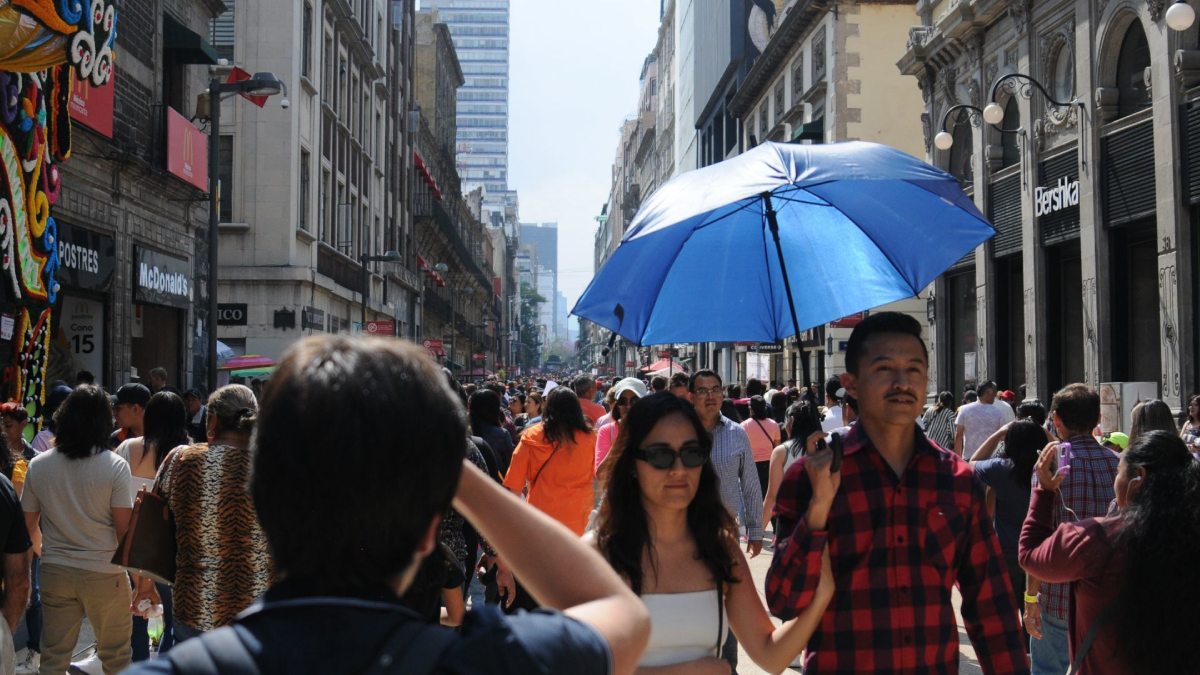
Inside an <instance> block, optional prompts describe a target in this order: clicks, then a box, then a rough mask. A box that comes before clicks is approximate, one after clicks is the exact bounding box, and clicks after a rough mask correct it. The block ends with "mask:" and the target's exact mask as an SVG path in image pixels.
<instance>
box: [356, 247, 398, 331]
mask: <svg viewBox="0 0 1200 675" xmlns="http://www.w3.org/2000/svg"><path fill="white" fill-rule="evenodd" d="M402 260H404V258H403V256H401V255H400V253H399V251H387V252H386V253H384V254H383V255H367V254H366V253H364V254H362V255H360V256H358V264H359V265H362V281H363V285H362V330H363V331H366V330H367V304H368V303H370V302H371V273H370V271H368V270H367V263H373V262H387V263H394V262H400V261H402ZM385 290H386V289H385ZM384 295H387V293H384Z"/></svg>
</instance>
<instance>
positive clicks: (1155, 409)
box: [1129, 398, 1179, 443]
mask: <svg viewBox="0 0 1200 675" xmlns="http://www.w3.org/2000/svg"><path fill="white" fill-rule="evenodd" d="M1129 419H1130V422H1129V442H1130V443H1136V442H1137V439H1138V436H1141V435H1142V434H1144V433H1148V432H1151V431H1169V432H1171V433H1173V434H1176V435H1178V434H1179V427H1178V426H1177V425H1176V424H1175V415H1174V414H1173V413H1172V412H1171V406H1169V405H1167V404H1166V403H1165V402H1163V401H1162V400H1161V399H1157V398H1152V399H1149V400H1146V401H1141V402H1139V403H1138V404H1137V405H1135V406H1133V413H1132V414H1131V415H1130V416H1129Z"/></svg>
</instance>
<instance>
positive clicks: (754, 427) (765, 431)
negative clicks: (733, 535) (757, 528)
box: [742, 386, 783, 522]
mask: <svg viewBox="0 0 1200 675" xmlns="http://www.w3.org/2000/svg"><path fill="white" fill-rule="evenodd" d="M747 389H749V386H747ZM742 429H745V431H746V436H747V437H748V438H749V439H750V452H751V453H752V454H753V455H754V469H755V471H757V472H758V484H759V487H761V488H764V489H765V486H766V484H767V478H768V476H770V471H771V452H772V451H773V450H775V446H777V445H779V444H780V443H782V442H783V439H782V438H780V434H779V424H778V423H777V422H776V421H775V420H773V419H771V418H770V417H769V416H768V414H767V402H766V401H765V400H763V397H762V396H759V395H757V394H756V395H754V396H751V397H750V418H749V419H746V420H743V421H742ZM763 522H766V521H763Z"/></svg>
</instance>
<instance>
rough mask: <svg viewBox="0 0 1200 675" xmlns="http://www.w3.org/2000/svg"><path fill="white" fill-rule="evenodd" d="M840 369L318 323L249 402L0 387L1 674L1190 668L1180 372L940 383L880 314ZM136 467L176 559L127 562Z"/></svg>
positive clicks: (1199, 667) (1197, 402)
mask: <svg viewBox="0 0 1200 675" xmlns="http://www.w3.org/2000/svg"><path fill="white" fill-rule="evenodd" d="M846 371H847V372H845V373H842V374H840V375H839V376H837V377H834V378H830V380H829V381H827V382H825V383H823V384H820V385H818V384H814V383H809V384H808V385H807V386H797V385H796V383H794V382H788V383H786V384H785V383H775V382H761V381H757V380H750V381H748V382H746V383H745V384H744V386H741V385H739V384H734V383H725V382H723V381H722V378H721V377H720V375H719V374H717V373H716V372H713V371H710V370H699V371H697V372H695V373H691V374H683V373H677V374H675V375H674V376H673V377H671V378H664V377H654V378H650V379H649V381H646V380H643V379H640V378H633V377H629V378H619V379H616V380H597V379H596V378H595V377H594V376H591V375H577V376H574V377H568V376H565V375H562V374H560V375H558V376H557V377H543V378H529V379H525V380H522V381H510V382H501V381H499V380H496V379H492V380H489V381H483V382H475V383H470V384H465V385H464V384H462V383H460V382H459V381H458V380H457V379H456V378H455V377H454V376H453V374H452V373H450V371H448V370H445V369H443V368H441V367H440V366H438V365H437V364H436V363H435V362H434V361H433V360H432V359H430V358H429V357H428V355H427V353H426V352H425V351H424V350H422V349H420V348H418V347H416V346H414V345H411V344H408V343H405V342H403V341H397V340H378V339H366V338H344V337H336V336H332V337H314V338H307V339H305V340H303V341H301V342H299V343H298V344H297V345H295V346H294V347H293V348H292V349H291V350H290V351H289V352H288V353H287V354H286V355H285V357H284V358H283V360H282V361H281V363H280V364H279V366H278V368H277V370H276V372H275V373H274V375H273V376H272V378H271V379H270V381H269V382H267V383H266V384H265V385H264V386H262V387H261V389H260V391H259V392H255V391H254V390H252V389H250V388H248V387H245V386H242V385H229V386H226V387H222V388H220V389H218V390H217V391H215V392H212V393H211V394H210V395H208V396H206V397H205V396H202V395H201V393H200V392H196V391H189V392H186V393H185V394H183V395H180V394H179V393H178V392H177V391H175V390H173V389H172V388H170V387H169V386H167V385H166V382H165V381H164V380H157V381H154V382H151V383H150V384H151V385H152V386H149V387H148V386H146V385H143V384H138V383H134V384H127V385H125V386H122V387H120V388H119V389H117V391H116V392H115V394H114V395H112V396H109V394H107V393H106V392H104V391H103V390H102V389H101V388H99V387H97V386H96V385H95V384H92V383H86V382H83V383H79V384H77V386H75V387H73V388H71V387H67V386H66V385H56V386H54V387H52V388H51V391H50V393H49V395H48V397H47V401H46V405H45V407H44V409H45V410H46V411H47V414H46V419H45V424H44V425H43V429H41V430H39V433H38V434H36V435H34V434H32V433H30V432H31V431H32V430H30V429H27V428H26V427H27V426H28V420H29V418H28V413H27V411H26V410H24V409H23V408H21V407H20V406H18V405H16V404H5V405H2V406H0V431H2V432H3V433H0V438H2V439H3V441H4V448H5V451H4V452H0V471H2V472H3V475H4V476H5V478H4V479H0V535H2V536H0V540H2V541H3V543H4V571H3V576H4V596H3V603H2V604H0V613H3V615H4V619H5V621H3V622H0V626H2V627H3V629H4V630H5V631H8V632H7V633H6V634H5V635H3V636H0V657H3V659H2V660H0V671H2V672H4V673H11V672H14V670H15V669H16V667H17V666H20V667H21V669H22V672H40V673H47V674H48V673H55V674H56V675H57V674H59V673H64V672H68V668H77V669H82V670H84V671H85V672H88V671H89V668H95V667H97V666H98V668H99V669H98V670H96V671H95V672H105V673H117V672H122V671H125V670H126V669H128V672H132V673H138V674H141V673H180V674H186V675H199V674H201V673H203V674H205V675H207V674H209V673H231V674H235V675H240V674H247V675H249V674H251V673H297V672H312V673H341V672H345V673H357V672H405V673H409V672H416V673H419V672H451V673H474V672H499V673H533V672H546V673H549V672H597V673H607V672H620V673H625V672H635V671H637V672H644V673H674V672H679V673H730V672H736V670H737V666H738V662H737V660H738V657H737V655H738V648H739V645H740V646H741V648H742V650H743V651H744V652H745V654H746V655H747V656H749V658H750V659H751V660H753V661H754V662H755V663H756V664H758V665H759V666H760V667H762V668H763V669H765V670H768V671H770V672H780V671H782V670H784V669H786V668H787V667H788V666H789V665H796V666H803V667H804V669H805V672H808V673H842V672H872V673H874V672H921V673H924V672H930V673H957V672H958V670H959V663H958V662H959V640H958V620H957V616H958V615H961V617H962V620H963V622H964V624H965V625H966V629H967V633H968V635H969V637H970V640H971V642H972V644H973V646H974V649H975V654H976V656H977V658H978V661H979V663H980V665H981V667H982V668H983V670H984V672H987V673H1026V672H1034V673H1066V672H1068V670H1070V671H1071V672H1076V673H1200V653H1197V651H1196V650H1194V649H1192V648H1190V647H1189V645H1190V641H1189V640H1188V636H1187V635H1186V634H1185V631H1188V630H1190V622H1189V621H1188V620H1187V619H1188V617H1189V616H1190V613H1191V612H1192V611H1193V610H1192V609H1191V608H1192V607H1194V606H1195V604H1196V602H1197V601H1200V584H1196V583H1195V582H1192V581H1191V580H1190V579H1191V576H1190V574H1189V572H1190V567H1191V565H1192V563H1193V561H1195V560H1196V559H1197V555H1200V462H1198V461H1197V460H1196V458H1195V456H1194V454H1193V453H1196V452H1198V451H1200V398H1193V399H1192V400H1191V401H1189V406H1188V410H1187V411H1186V418H1187V419H1186V422H1185V424H1184V425H1183V427H1182V428H1181V429H1180V428H1177V427H1176V426H1175V419H1174V417H1173V415H1172V414H1171V411H1170V408H1169V407H1168V406H1167V405H1166V404H1165V403H1163V402H1162V401H1146V402H1143V403H1141V404H1139V405H1138V407H1137V408H1136V409H1135V410H1134V414H1133V417H1132V425H1131V427H1130V429H1128V430H1127V431H1125V432H1111V433H1107V434H1101V433H1099V430H1098V428H1097V426H1098V424H1099V420H1100V399H1099V395H1098V394H1097V392H1096V391H1094V390H1093V389H1091V388H1090V387H1088V386H1086V385H1083V384H1072V385H1069V386H1067V387H1065V388H1063V389H1062V390H1060V391H1058V392H1057V393H1055V395H1054V396H1053V398H1052V400H1051V401H1050V405H1049V406H1048V408H1047V406H1045V405H1043V404H1041V403H1040V402H1038V401H1035V400H1031V399H1025V398H1024V397H1023V392H1022V394H1018V393H1016V392H1013V391H1002V390H1000V389H999V388H998V387H997V386H996V385H995V384H994V383H991V382H983V383H980V384H979V385H978V387H977V388H975V389H974V390H973V391H972V392H970V395H969V396H964V397H963V399H962V403H960V404H959V405H957V406H956V400H955V397H954V396H953V395H951V394H950V393H949V392H942V393H940V394H939V395H938V396H937V397H936V400H935V402H934V403H933V405H929V406H927V405H926V404H925V402H926V391H927V387H928V353H927V351H926V347H925V343H924V341H923V339H922V336H921V331H920V326H919V324H917V322H915V321H914V320H912V319H911V318H910V317H907V316H905V315H902V314H895V313H889V312H882V313H878V314H874V315H871V316H870V317H868V318H867V319H866V320H864V321H863V322H862V323H860V324H859V325H858V326H857V327H856V328H855V330H854V332H853V334H852V336H851V338H850V340H849V342H848V347H847V351H846ZM560 381H561V382H563V384H559V382H560ZM1018 391H1019V389H1018ZM27 437H31V440H29V441H27V440H26V438H27ZM143 492H153V493H156V494H157V495H159V496H161V498H162V500H163V501H164V502H165V504H166V505H167V509H168V510H169V513H170V515H171V517H172V519H173V522H174V525H175V573H174V579H173V583H171V584H165V583H160V581H161V580H158V579H156V578H153V577H151V576H148V575H146V574H139V570H130V569H126V568H124V567H121V566H119V565H117V564H115V562H114V560H117V558H116V557H114V553H116V552H117V550H118V545H119V543H120V542H121V541H122V539H123V538H124V537H125V536H126V535H127V532H128V531H129V530H130V529H131V528H133V529H136V527H137V525H136V524H133V525H131V514H132V512H133V509H132V507H133V505H134V502H135V500H136V499H137V498H138V495H139V494H142V493H143ZM764 552H766V554H767V555H769V556H770V558H771V559H770V568H769V572H768V574H767V579H766V586H765V589H764V590H765V594H764V595H760V594H759V592H758V589H756V588H755V583H754V580H753V578H752V577H751V574H750V569H749V563H748V560H749V558H752V557H755V556H758V555H762V554H764ZM956 590H957V593H958V594H959V596H960V597H961V609H960V610H958V614H956V609H955V607H954V604H953V603H952V601H951V596H952V594H953V593H954V592H955V591H956ZM772 616H774V617H776V618H777V619H779V620H781V621H782V623H777V622H775V621H772V618H771V617H772ZM85 618H86V620H87V621H88V623H89V624H90V625H91V628H92V631H93V632H94V635H95V645H94V655H93V656H92V657H91V659H92V663H91V664H89V663H87V662H79V663H76V664H75V665H74V666H72V664H71V660H72V657H73V655H75V648H76V644H77V642H78V641H79V634H80V630H81V626H82V623H83V621H84V619H85ZM14 634H18V635H19V636H20V637H21V640H22V641H21V643H20V644H14V638H13V637H12V636H13V635H14ZM17 654H20V663H14V659H15V655H17Z"/></svg>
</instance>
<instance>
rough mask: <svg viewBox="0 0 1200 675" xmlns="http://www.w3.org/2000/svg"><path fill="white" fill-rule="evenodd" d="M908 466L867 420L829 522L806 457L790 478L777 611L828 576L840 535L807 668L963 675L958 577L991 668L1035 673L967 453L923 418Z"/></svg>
mask: <svg viewBox="0 0 1200 675" xmlns="http://www.w3.org/2000/svg"><path fill="white" fill-rule="evenodd" d="M914 433H915V434H916V437H917V438H916V447H915V449H914V453H913V457H912V459H911V460H910V461H909V464H908V467H907V468H906V469H905V470H904V473H903V475H901V476H899V477H897V476H896V474H895V472H894V471H892V469H891V468H890V467H889V466H888V464H887V462H886V461H885V460H884V458H883V456H882V455H880V453H879V451H878V450H876V449H875V447H874V446H873V445H872V444H871V442H870V440H869V439H867V438H866V435H865V432H864V431H863V429H862V427H861V426H856V427H855V428H854V429H853V430H852V431H851V432H850V433H849V435H848V436H847V438H846V441H845V446H844V448H845V461H844V462H843V464H842V485H841V488H840V489H839V491H838V494H837V496H836V497H835V498H834V500H833V506H832V509H831V510H830V514H829V521H828V525H827V529H826V530H820V531H816V530H810V529H808V526H807V525H806V524H805V523H804V512H805V511H806V510H807V508H808V503H809V500H810V499H811V498H812V486H811V484H810V483H809V481H808V475H807V474H806V473H805V472H804V466H803V464H804V460H803V458H801V459H800V460H798V461H797V462H796V463H795V464H794V465H793V466H792V467H791V468H790V469H788V472H787V474H786V475H785V477H784V479H783V484H782V485H781V486H780V488H779V499H778V502H777V504H776V507H775V514H776V515H777V516H778V517H779V532H780V533H790V536H788V535H784V534H781V538H780V539H779V540H778V542H777V543H776V548H775V557H774V559H773V560H772V561H771V570H770V572H769V574H768V575H767V585H766V598H767V603H768V604H769V606H770V608H771V612H772V613H773V614H774V615H775V616H778V617H780V618H782V619H785V620H787V619H790V618H792V617H795V616H796V615H797V614H798V613H799V612H800V611H802V610H803V609H804V608H805V607H806V606H808V604H809V603H810V602H812V599H813V595H814V593H815V591H816V588H817V583H818V581H819V577H820V569H821V551H822V549H824V548H825V545H826V543H828V544H829V552H830V555H831V556H832V561H833V574H834V578H835V583H836V590H835V591H834V596H833V600H832V601H831V602H830V605H829V609H828V610H826V612H825V615H824V616H823V617H822V619H821V624H820V626H818V628H817V630H816V632H814V633H813V636H812V638H811V639H810V640H809V643H808V651H807V652H806V654H805V665H804V672H805V673H809V675H814V674H819V673H914V674H915V673H944V674H946V675H957V673H958V672H959V670H958V668H959V666H958V656H959V654H958V624H957V622H956V621H955V617H954V609H953V607H952V606H951V604H950V597H951V591H952V589H953V588H954V587H955V585H956V584H957V586H958V588H959V591H960V593H961V594H962V615H963V619H964V621H965V623H966V626H967V632H968V633H969V634H970V636H971V642H972V644H974V646H975V651H976V653H977V654H978V657H979V663H980V665H981V666H982V667H983V672H985V673H989V674H991V673H1028V672H1029V661H1028V659H1027V658H1026V656H1025V648H1024V646H1023V645H1022V635H1021V625H1020V620H1019V618H1018V614H1017V606H1016V604H1015V602H1016V601H1015V598H1014V597H1013V593H1012V585H1011V584H1010V582H1009V579H1008V571H1007V568H1006V566H1005V563H1004V557H1003V555H1002V554H1001V552H1000V542H999V540H998V539H997V538H996V534H995V531H994V530H993V529H992V523H991V519H990V518H988V517H987V514H986V513H985V510H984V498H983V487H982V485H981V484H980V483H979V481H978V480H977V479H976V478H975V477H974V475H973V474H972V472H971V469H970V468H969V466H968V465H967V463H966V462H964V461H963V460H962V459H961V458H959V457H958V456H957V455H954V454H953V453H951V452H948V451H946V450H942V449H940V448H938V447H936V446H934V445H933V444H932V443H930V442H929V441H928V440H927V439H926V438H925V435H924V434H922V433H921V432H920V431H918V430H915V429H914Z"/></svg>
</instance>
